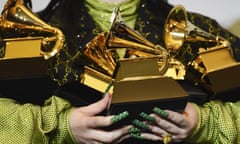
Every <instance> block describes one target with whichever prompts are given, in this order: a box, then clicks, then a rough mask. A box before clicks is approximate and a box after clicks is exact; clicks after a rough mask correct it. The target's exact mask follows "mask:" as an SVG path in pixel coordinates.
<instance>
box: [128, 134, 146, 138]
mask: <svg viewBox="0 0 240 144" xmlns="http://www.w3.org/2000/svg"><path fill="white" fill-rule="evenodd" d="M129 135H130V136H131V137H132V138H136V139H145V138H144V137H142V136H141V133H130V134H129Z"/></svg>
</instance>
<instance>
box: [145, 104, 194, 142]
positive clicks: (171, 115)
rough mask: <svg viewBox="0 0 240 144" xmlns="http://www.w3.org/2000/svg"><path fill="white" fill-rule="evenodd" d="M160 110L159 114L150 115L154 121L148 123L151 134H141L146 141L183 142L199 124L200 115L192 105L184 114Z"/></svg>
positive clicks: (189, 105) (188, 105) (188, 106)
mask: <svg viewBox="0 0 240 144" xmlns="http://www.w3.org/2000/svg"><path fill="white" fill-rule="evenodd" d="M158 110H159V111H158V112H154V113H152V114H150V115H149V116H150V117H151V118H153V119H154V120H153V121H152V122H147V124H148V129H149V132H151V133H142V134H141V136H142V137H143V138H145V139H149V140H153V141H159V140H161V141H162V140H163V141H164V140H165V141H169V140H170V141H172V142H182V141H184V140H186V139H187V138H188V137H189V136H190V135H191V133H192V132H193V130H194V128H195V127H196V125H197V123H198V113H197V110H196V107H195V106H194V105H193V104H192V103H188V104H187V105H186V108H185V110H184V112H183V113H179V112H174V111H171V110H164V111H163V110H161V109H158ZM157 113H158V114H157ZM169 136H170V137H169ZM166 137H169V138H168V140H166V139H165V138H166ZM166 143H167V142H166Z"/></svg>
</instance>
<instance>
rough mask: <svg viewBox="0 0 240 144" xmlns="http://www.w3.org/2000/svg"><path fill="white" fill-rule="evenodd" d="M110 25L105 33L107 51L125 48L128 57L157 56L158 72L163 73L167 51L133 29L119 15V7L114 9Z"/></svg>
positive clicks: (165, 66)
mask: <svg viewBox="0 0 240 144" xmlns="http://www.w3.org/2000/svg"><path fill="white" fill-rule="evenodd" d="M114 14H115V16H114V19H113V21H112V26H111V28H110V31H109V33H108V35H107V39H106V49H107V51H112V52H117V50H119V49H125V50H126V51H127V52H128V53H127V55H128V56H129V57H131V56H134V57H135V56H137V57H145V58H149V57H156V56H158V57H159V61H160V62H161V66H160V68H159V69H160V70H159V71H160V73H161V72H162V73H164V72H165V71H166V69H167V64H168V62H167V61H168V52H167V50H166V49H165V48H164V47H162V46H161V45H156V44H153V43H152V42H150V41H148V40H147V39H146V38H144V37H143V36H142V35H140V34H139V33H138V32H137V31H134V30H133V29H131V28H130V27H129V26H127V25H126V24H125V22H124V21H123V20H122V19H121V17H120V12H119V9H117V10H116V11H115V13H114Z"/></svg>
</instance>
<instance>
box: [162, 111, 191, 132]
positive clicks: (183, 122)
mask: <svg viewBox="0 0 240 144" xmlns="http://www.w3.org/2000/svg"><path fill="white" fill-rule="evenodd" d="M165 111H166V112H168V117H167V119H168V120H170V121H171V122H173V123H174V124H176V125H178V126H179V127H181V128H184V127H185V126H187V125H188V123H189V122H188V120H187V119H186V115H185V113H179V112H174V111H170V110H165Z"/></svg>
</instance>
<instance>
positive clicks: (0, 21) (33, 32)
mask: <svg viewBox="0 0 240 144" xmlns="http://www.w3.org/2000/svg"><path fill="white" fill-rule="evenodd" d="M0 28H1V30H2V31H3V34H2V37H3V40H4V39H5V38H6V39H17V38H24V37H26V38H28V39H29V37H33V38H34V37H41V38H42V42H41V50H40V53H41V54H42V55H43V57H44V58H45V59H48V58H50V57H52V56H54V55H55V54H56V53H57V52H58V51H59V50H60V49H61V48H62V47H63V43H64V41H65V38H64V35H63V34H62V32H61V30H59V29H58V28H56V27H52V26H50V25H49V24H47V23H45V22H44V21H42V20H41V19H40V18H38V17H37V16H36V15H35V14H34V13H33V12H32V11H31V10H29V9H28V8H27V7H26V6H25V5H24V2H23V0H8V1H7V2H6V4H5V6H4V9H3V11H2V15H1V17H0Z"/></svg>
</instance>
